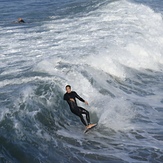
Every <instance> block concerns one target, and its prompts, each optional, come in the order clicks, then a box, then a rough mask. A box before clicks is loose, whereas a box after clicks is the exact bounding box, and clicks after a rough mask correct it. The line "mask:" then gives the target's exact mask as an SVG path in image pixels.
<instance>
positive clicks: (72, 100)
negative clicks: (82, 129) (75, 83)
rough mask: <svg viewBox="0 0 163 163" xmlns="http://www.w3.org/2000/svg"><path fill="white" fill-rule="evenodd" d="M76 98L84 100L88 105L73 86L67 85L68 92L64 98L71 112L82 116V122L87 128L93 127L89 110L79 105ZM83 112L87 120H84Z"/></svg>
mask: <svg viewBox="0 0 163 163" xmlns="http://www.w3.org/2000/svg"><path fill="white" fill-rule="evenodd" d="M76 98H77V99H79V100H80V101H82V102H84V103H85V104H86V105H88V102H87V101H85V100H83V99H82V98H81V97H80V96H79V95H78V94H77V93H76V92H75V91H71V86H70V85H67V86H66V93H65V94H64V100H66V101H67V103H68V105H69V107H70V110H71V112H72V113H74V114H75V115H77V116H79V117H80V119H81V121H82V123H83V124H84V125H85V126H86V128H87V129H88V128H91V127H92V125H93V124H90V116H89V112H88V111H87V110H85V109H84V108H82V107H79V106H78V105H77V102H76ZM82 114H85V115H86V120H87V122H86V121H85V120H84V117H83V115H82Z"/></svg>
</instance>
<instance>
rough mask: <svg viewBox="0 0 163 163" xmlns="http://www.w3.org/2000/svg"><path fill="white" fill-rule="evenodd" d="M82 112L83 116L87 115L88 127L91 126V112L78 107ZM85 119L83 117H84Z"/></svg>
mask: <svg viewBox="0 0 163 163" xmlns="http://www.w3.org/2000/svg"><path fill="white" fill-rule="evenodd" d="M78 108H79V110H80V112H81V115H82V114H85V115H86V120H87V125H88V124H90V116H89V112H88V111H87V110H85V109H83V108H82V107H78ZM82 117H83V115H82Z"/></svg>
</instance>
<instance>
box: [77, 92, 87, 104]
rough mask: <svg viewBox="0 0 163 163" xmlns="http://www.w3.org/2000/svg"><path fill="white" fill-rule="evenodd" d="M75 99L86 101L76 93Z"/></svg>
mask: <svg viewBox="0 0 163 163" xmlns="http://www.w3.org/2000/svg"><path fill="white" fill-rule="evenodd" d="M75 97H76V98H77V99H79V100H80V101H82V102H85V100H83V99H82V98H81V97H80V96H79V95H78V94H77V93H76V92H75Z"/></svg>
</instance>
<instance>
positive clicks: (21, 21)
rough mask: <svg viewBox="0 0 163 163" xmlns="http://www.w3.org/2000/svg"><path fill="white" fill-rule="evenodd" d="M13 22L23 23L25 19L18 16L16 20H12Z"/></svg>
mask: <svg viewBox="0 0 163 163" xmlns="http://www.w3.org/2000/svg"><path fill="white" fill-rule="evenodd" d="M13 23H16V24H17V23H25V21H24V20H23V19H22V18H18V21H14V22H13Z"/></svg>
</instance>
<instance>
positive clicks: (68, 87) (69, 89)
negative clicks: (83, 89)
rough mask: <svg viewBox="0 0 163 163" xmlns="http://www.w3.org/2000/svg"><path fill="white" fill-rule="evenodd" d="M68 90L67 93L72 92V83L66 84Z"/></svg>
mask: <svg viewBox="0 0 163 163" xmlns="http://www.w3.org/2000/svg"><path fill="white" fill-rule="evenodd" d="M66 91H67V93H70V92H71V86H70V85H66Z"/></svg>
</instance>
